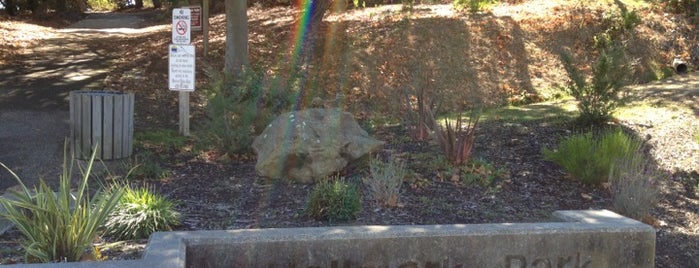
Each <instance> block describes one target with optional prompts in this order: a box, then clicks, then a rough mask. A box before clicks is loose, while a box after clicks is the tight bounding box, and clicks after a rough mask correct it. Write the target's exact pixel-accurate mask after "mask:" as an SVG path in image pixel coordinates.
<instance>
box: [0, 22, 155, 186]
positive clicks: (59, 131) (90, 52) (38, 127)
mask: <svg viewBox="0 0 699 268" xmlns="http://www.w3.org/2000/svg"><path fill="white" fill-rule="evenodd" d="M155 13H156V11H147V12H138V13H129V14H112V13H93V14H89V15H88V16H87V18H86V19H85V20H82V21H79V22H77V23H75V24H73V25H71V26H69V27H67V28H65V29H58V30H55V32H54V33H52V34H51V35H50V36H47V37H46V38H45V39H43V40H40V41H39V42H37V45H36V46H34V47H31V48H29V49H28V51H30V53H26V54H23V55H21V57H22V58H21V59H20V60H18V61H15V62H13V63H12V64H5V65H0V77H2V79H1V80H0V162H2V163H4V164H5V165H7V166H8V167H9V168H10V169H12V170H13V171H14V172H15V173H17V175H19V177H20V178H22V179H23V180H24V181H25V183H26V184H28V185H33V184H35V183H37V182H38V178H44V179H46V180H47V181H48V182H49V183H50V182H51V181H57V180H56V179H57V178H58V176H59V174H60V171H61V165H62V161H63V146H64V142H65V139H66V138H67V137H68V136H69V135H70V132H69V124H70V122H69V114H68V108H69V103H68V94H69V92H70V91H73V90H84V89H102V88H103V87H104V85H103V81H104V79H105V77H107V75H108V74H109V73H110V72H112V71H113V66H114V65H115V64H114V63H115V62H116V61H119V60H123V59H121V55H122V54H121V53H120V52H119V51H118V49H119V48H121V47H120V46H119V42H120V41H121V39H122V38H125V37H128V34H129V33H131V32H136V31H144V30H145V28H144V27H145V26H148V25H147V23H148V19H147V18H149V16H151V17H150V18H152V17H153V16H152V15H153V14H155ZM115 48H117V49H115ZM50 184H51V183H50ZM13 185H16V182H15V180H14V179H13V178H12V176H11V175H10V173H9V172H7V171H6V170H0V194H2V193H3V192H4V191H5V190H6V189H7V188H8V187H11V186H13Z"/></svg>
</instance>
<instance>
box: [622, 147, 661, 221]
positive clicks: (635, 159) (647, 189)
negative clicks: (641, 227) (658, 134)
mask: <svg viewBox="0 0 699 268" xmlns="http://www.w3.org/2000/svg"><path fill="white" fill-rule="evenodd" d="M661 178H662V173H660V172H659V171H657V170H656V169H654V168H653V167H652V166H651V163H650V161H649V160H648V159H647V158H646V155H645V154H644V153H643V150H642V148H641V147H638V148H637V150H636V154H634V155H633V156H631V157H629V158H627V159H623V160H621V161H617V162H616V164H615V165H614V167H613V168H612V169H611V172H610V174H609V185H610V188H611V191H612V195H613V196H614V202H613V206H614V210H615V211H616V212H618V213H620V214H623V215H626V216H627V217H630V218H634V219H637V220H639V221H643V220H644V218H646V217H647V216H648V215H649V212H650V210H651V209H652V208H653V207H655V205H656V203H657V202H658V195H659V192H660V191H659V189H658V182H659V181H660V179H661Z"/></svg>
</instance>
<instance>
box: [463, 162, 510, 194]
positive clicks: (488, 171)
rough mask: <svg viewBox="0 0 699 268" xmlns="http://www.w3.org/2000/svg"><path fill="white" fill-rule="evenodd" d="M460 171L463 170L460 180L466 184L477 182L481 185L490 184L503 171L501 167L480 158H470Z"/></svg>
mask: <svg viewBox="0 0 699 268" xmlns="http://www.w3.org/2000/svg"><path fill="white" fill-rule="evenodd" d="M461 171H462V172H463V175H462V176H461V181H463V182H464V183H466V184H478V185H480V186H483V187H488V186H490V185H492V184H493V182H494V181H495V179H497V178H499V177H501V176H502V175H503V174H504V173H505V172H504V171H503V170H502V169H498V168H496V167H495V166H494V165H493V164H491V163H489V162H488V161H486V160H485V159H482V158H474V159H471V162H469V163H468V164H467V165H465V166H464V167H462V170H461Z"/></svg>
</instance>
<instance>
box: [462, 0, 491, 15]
mask: <svg viewBox="0 0 699 268" xmlns="http://www.w3.org/2000/svg"><path fill="white" fill-rule="evenodd" d="M495 3H496V1H495V0H454V2H453V3H452V5H453V6H454V9H457V10H464V9H467V8H468V11H469V12H471V13H477V12H479V11H483V10H484V9H486V8H487V7H488V6H490V5H493V4H495Z"/></svg>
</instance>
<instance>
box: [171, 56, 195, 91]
mask: <svg viewBox="0 0 699 268" xmlns="http://www.w3.org/2000/svg"><path fill="white" fill-rule="evenodd" d="M194 52H195V51H194V45H170V57H169V62H170V68H169V70H168V77H169V79H168V80H169V81H168V87H169V88H170V90H176V91H194V84H195V83H196V80H195V77H194V64H195V62H196V61H195V54H194Z"/></svg>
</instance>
